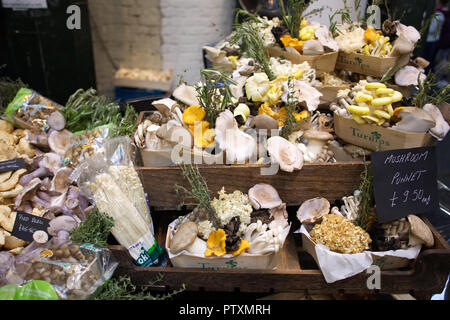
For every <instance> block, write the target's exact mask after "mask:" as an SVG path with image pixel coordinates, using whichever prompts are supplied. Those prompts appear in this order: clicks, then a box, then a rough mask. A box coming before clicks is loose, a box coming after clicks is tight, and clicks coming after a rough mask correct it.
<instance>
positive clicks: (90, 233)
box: [70, 209, 114, 247]
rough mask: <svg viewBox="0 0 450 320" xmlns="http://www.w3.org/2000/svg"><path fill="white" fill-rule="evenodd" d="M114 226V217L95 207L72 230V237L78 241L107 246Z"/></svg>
mask: <svg viewBox="0 0 450 320" xmlns="http://www.w3.org/2000/svg"><path fill="white" fill-rule="evenodd" d="M112 227H114V220H113V218H111V217H110V216H108V215H107V214H106V213H101V212H99V211H98V210H97V209H94V210H93V211H92V212H90V213H89V214H88V215H87V216H86V219H85V220H84V221H82V222H81V223H80V225H79V226H78V227H76V228H75V229H73V230H72V231H71V232H70V239H71V240H72V241H74V242H78V243H91V244H94V245H96V246H99V247H106V246H108V243H107V239H108V236H109V234H110V233H111V229H112Z"/></svg>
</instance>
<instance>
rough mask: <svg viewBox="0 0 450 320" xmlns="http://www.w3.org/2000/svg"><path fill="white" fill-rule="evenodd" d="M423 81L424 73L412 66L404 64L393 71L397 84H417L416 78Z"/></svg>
mask: <svg viewBox="0 0 450 320" xmlns="http://www.w3.org/2000/svg"><path fill="white" fill-rule="evenodd" d="M419 76H420V81H421V82H422V83H423V82H424V81H425V78H426V75H425V74H424V73H423V72H422V71H421V70H419V69H417V68H416V67H413V66H405V67H403V68H402V69H400V70H398V71H397V72H396V73H395V83H396V84H398V85H399V86H405V87H406V86H418V85H419V83H418V79H419Z"/></svg>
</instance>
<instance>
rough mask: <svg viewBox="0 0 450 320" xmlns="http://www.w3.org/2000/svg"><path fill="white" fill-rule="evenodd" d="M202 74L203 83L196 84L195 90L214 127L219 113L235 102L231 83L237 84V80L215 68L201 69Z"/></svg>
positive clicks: (207, 117)
mask: <svg viewBox="0 0 450 320" xmlns="http://www.w3.org/2000/svg"><path fill="white" fill-rule="evenodd" d="M200 76H201V79H202V84H201V85H197V86H195V90H196V91H197V97H198V100H199V102H200V106H201V107H203V109H204V110H205V112H206V116H205V118H206V121H208V122H209V123H210V126H211V128H214V127H215V124H216V119H217V117H218V116H219V114H220V113H221V112H222V111H224V110H225V108H226V107H227V106H228V105H230V104H232V103H233V102H232V97H233V95H232V93H231V90H230V84H236V82H235V81H234V80H232V79H231V78H229V77H228V76H226V75H225V74H224V73H223V72H220V71H219V70H218V69H214V68H213V69H204V70H202V71H200Z"/></svg>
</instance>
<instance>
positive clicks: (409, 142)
mask: <svg viewBox="0 0 450 320" xmlns="http://www.w3.org/2000/svg"><path fill="white" fill-rule="evenodd" d="M333 118H334V130H335V132H336V135H337V136H338V137H339V138H341V139H342V140H344V141H345V142H347V143H350V144H354V145H356V146H359V147H362V148H366V149H369V150H372V151H385V150H394V149H407V148H418V147H424V146H430V145H433V144H434V143H436V140H435V139H434V138H433V137H432V136H431V135H430V134H429V133H416V132H404V131H398V130H394V129H392V128H385V127H382V126H378V125H375V124H358V123H356V122H355V121H354V120H353V118H346V117H343V116H340V115H338V114H336V113H335V114H334V116H333Z"/></svg>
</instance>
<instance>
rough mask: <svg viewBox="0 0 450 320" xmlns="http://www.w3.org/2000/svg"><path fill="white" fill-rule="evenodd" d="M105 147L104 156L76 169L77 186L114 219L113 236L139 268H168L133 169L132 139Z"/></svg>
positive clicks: (98, 155)
mask: <svg viewBox="0 0 450 320" xmlns="http://www.w3.org/2000/svg"><path fill="white" fill-rule="evenodd" d="M103 147H104V152H102V153H96V154H94V155H92V156H91V157H89V158H88V159H86V160H85V161H83V162H82V163H81V164H80V165H79V166H78V168H76V169H75V172H74V175H75V176H76V180H77V184H78V186H79V187H80V189H81V190H82V192H83V193H84V194H85V195H86V196H87V197H88V198H90V199H91V200H92V201H93V202H94V203H95V205H96V207H97V208H98V209H99V211H100V212H104V213H106V214H108V215H109V216H111V217H112V218H113V219H114V227H113V228H112V230H111V233H112V234H113V235H114V237H115V238H116V240H117V241H118V242H119V243H120V244H121V245H122V246H124V247H126V248H127V249H128V251H129V252H130V254H131V256H132V257H133V259H134V260H135V263H136V264H137V265H139V266H160V265H165V264H166V263H167V254H166V252H165V251H164V250H163V249H162V248H161V247H160V246H159V244H158V243H157V242H156V239H155V236H154V228H153V221H152V218H151V214H150V209H149V206H148V202H147V198H146V195H145V192H144V188H143V186H142V183H141V181H140V178H139V175H138V173H137V172H136V170H135V169H134V165H133V159H134V158H135V147H134V145H133V144H132V141H131V139H130V138H129V137H118V138H113V139H107V140H105V141H104V144H103Z"/></svg>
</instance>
